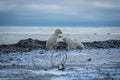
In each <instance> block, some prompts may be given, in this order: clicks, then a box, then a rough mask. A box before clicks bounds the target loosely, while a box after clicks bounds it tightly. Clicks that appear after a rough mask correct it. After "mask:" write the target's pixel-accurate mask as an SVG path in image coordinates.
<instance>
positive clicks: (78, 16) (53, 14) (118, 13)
mask: <svg viewBox="0 0 120 80" xmlns="http://www.w3.org/2000/svg"><path fill="white" fill-rule="evenodd" d="M0 26H113V27H114V26H117V27H119V26H120V0H0Z"/></svg>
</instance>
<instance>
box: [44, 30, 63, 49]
mask: <svg viewBox="0 0 120 80" xmlns="http://www.w3.org/2000/svg"><path fill="white" fill-rule="evenodd" d="M59 34H62V31H61V30H60V29H56V30H55V32H54V33H53V34H52V36H51V37H50V38H49V39H48V40H47V42H46V48H47V49H55V48H56V47H57V39H58V38H60V37H61V36H59Z"/></svg>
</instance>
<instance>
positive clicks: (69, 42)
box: [63, 38, 84, 50]
mask: <svg viewBox="0 0 120 80" xmlns="http://www.w3.org/2000/svg"><path fill="white" fill-rule="evenodd" d="M63 41H64V42H66V43H67V49H68V50H73V49H81V50H82V49H84V45H83V44H82V43H81V42H78V41H75V40H71V39H70V38H63Z"/></svg>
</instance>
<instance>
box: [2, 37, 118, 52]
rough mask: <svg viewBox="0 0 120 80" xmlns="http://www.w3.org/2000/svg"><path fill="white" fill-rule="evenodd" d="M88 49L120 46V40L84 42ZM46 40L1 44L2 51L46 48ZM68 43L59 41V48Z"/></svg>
mask: <svg viewBox="0 0 120 80" xmlns="http://www.w3.org/2000/svg"><path fill="white" fill-rule="evenodd" d="M83 44H84V46H85V48H86V49H93V48H95V49H96V48H103V49H105V48H120V40H107V41H94V42H83ZM45 45H46V41H40V40H37V39H35V40H33V39H31V38H28V39H25V40H20V41H19V42H18V43H16V44H7V45H4V44H3V45H0V52H2V53H10V52H21V53H22V52H30V51H32V50H37V49H46V46H45ZM66 47H67V44H66V43H65V42H63V41H60V42H58V47H57V49H58V50H66Z"/></svg>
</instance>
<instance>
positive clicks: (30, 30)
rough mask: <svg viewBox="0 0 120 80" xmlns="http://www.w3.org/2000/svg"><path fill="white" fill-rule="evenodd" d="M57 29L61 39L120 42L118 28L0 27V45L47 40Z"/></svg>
mask: <svg viewBox="0 0 120 80" xmlns="http://www.w3.org/2000/svg"><path fill="white" fill-rule="evenodd" d="M57 28H59V29H61V30H62V32H63V34H62V36H63V37H69V38H72V39H75V40H78V41H82V42H92V41H103V40H110V39H116V40H120V28H119V27H97V28H96V27H89V28H88V27H87V28H85V27H0V44H12V43H16V42H18V41H19V40H21V39H27V38H33V39H39V40H47V39H48V38H49V37H50V36H51V34H52V33H53V32H54V31H55V29H57ZM60 40H62V39H60Z"/></svg>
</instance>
